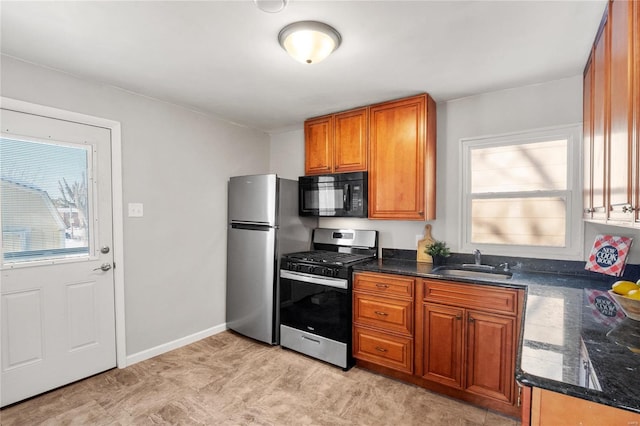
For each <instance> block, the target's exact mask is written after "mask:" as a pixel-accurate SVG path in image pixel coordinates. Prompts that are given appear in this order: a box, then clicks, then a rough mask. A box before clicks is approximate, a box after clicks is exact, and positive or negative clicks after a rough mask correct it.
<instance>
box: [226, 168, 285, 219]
mask: <svg viewBox="0 0 640 426" xmlns="http://www.w3.org/2000/svg"><path fill="white" fill-rule="evenodd" d="M277 196H278V178H277V176H276V175H274V174H271V175H250V176H234V177H232V178H231V179H229V212H228V213H229V222H236V223H257V224H265V225H270V226H276V225H278V224H277V223H276V217H277V216H276V215H277Z"/></svg>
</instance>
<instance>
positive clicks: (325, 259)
mask: <svg viewBox="0 0 640 426" xmlns="http://www.w3.org/2000/svg"><path fill="white" fill-rule="evenodd" d="M288 257H289V258H290V259H296V260H302V261H305V262H315V263H324V264H331V265H346V264H349V263H353V262H359V261H361V260H365V259H371V258H373V256H372V255H369V254H357V253H340V252H336V251H326V250H314V251H306V252H300V253H292V254H290V255H288Z"/></svg>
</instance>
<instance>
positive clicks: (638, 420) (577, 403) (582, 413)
mask: <svg viewBox="0 0 640 426" xmlns="http://www.w3.org/2000/svg"><path fill="white" fill-rule="evenodd" d="M527 414H528V413H523V418H522V424H523V426H525V425H531V426H547V425H548V426H556V425H582V426H602V425H607V426H614V425H620V426H628V425H634V426H636V425H639V424H640V414H637V413H633V412H631V411H627V410H621V409H619V408H614V407H609V406H607V405H603V404H597V403H595V402H592V401H587V400H585V399H580V398H574V397H572V396H568V395H563V394H560V393H556V392H552V391H548V390H544V389H540V388H535V387H534V388H532V389H531V416H530V417H528V416H527Z"/></svg>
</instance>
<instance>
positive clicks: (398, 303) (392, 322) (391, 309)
mask: <svg viewBox="0 0 640 426" xmlns="http://www.w3.org/2000/svg"><path fill="white" fill-rule="evenodd" d="M353 321H354V322H356V323H360V324H366V325H371V326H375V327H379V328H382V329H383V331H391V332H397V333H402V334H407V335H409V336H411V335H413V302H412V301H411V300H398V299H390V298H384V297H379V296H372V295H369V294H360V293H357V292H355V293H353Z"/></svg>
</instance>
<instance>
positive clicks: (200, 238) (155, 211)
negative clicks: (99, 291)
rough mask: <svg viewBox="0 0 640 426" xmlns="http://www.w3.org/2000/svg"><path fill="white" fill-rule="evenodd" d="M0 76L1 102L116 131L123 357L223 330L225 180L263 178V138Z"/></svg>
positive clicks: (25, 72)
mask: <svg viewBox="0 0 640 426" xmlns="http://www.w3.org/2000/svg"><path fill="white" fill-rule="evenodd" d="M0 71H1V92H0V93H1V95H2V96H5V97H9V98H14V99H19V100H23V101H27V102H32V103H36V104H41V105H46V106H51V107H55V108H60V109H64V110H69V111H74V112H79V113H83V114H88V115H93V116H97V117H102V118H107V119H111V120H116V121H119V122H120V123H121V125H122V170H123V176H122V180H123V194H124V200H123V201H124V206H125V213H124V214H125V218H124V259H125V265H124V268H125V283H124V286H125V310H126V341H127V354H128V355H132V354H138V353H140V352H144V351H148V350H152V349H153V348H157V347H160V346H163V345H167V344H168V343H170V342H172V341H175V340H179V339H182V338H184V337H185V336H189V335H191V334H196V333H202V332H205V331H206V330H210V329H211V328H214V327H223V326H224V323H225V287H226V285H225V283H226V216H227V211H226V205H227V202H226V200H227V180H228V178H229V177H230V176H232V175H240V174H249V173H267V172H268V170H269V137H268V135H266V134H265V133H262V132H259V131H256V130H252V129H248V128H242V127H238V126H236V125H233V124H230V123H227V122H225V121H221V120H218V119H215V118H211V117H207V116H204V115H202V114H198V113H194V112H192V111H189V110H186V109H184V108H181V107H177V106H174V105H171V104H168V103H164V102H160V101H156V100H153V99H149V98H145V97H142V96H138V95H134V94H131V93H128V92H125V91H122V90H118V89H115V88H113V87H109V86H102V85H97V84H93V83H90V82H87V81H84V80H81V79H78V78H75V77H73V76H70V75H68V74H63V73H59V72H56V71H52V70H50V69H45V68H41V67H38V66H34V65H31V64H28V63H24V62H21V61H18V60H15V59H13V58H9V57H4V56H3V57H2V63H1V69H0ZM129 202H141V203H144V217H143V218H128V217H126V205H127V203H129Z"/></svg>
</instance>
